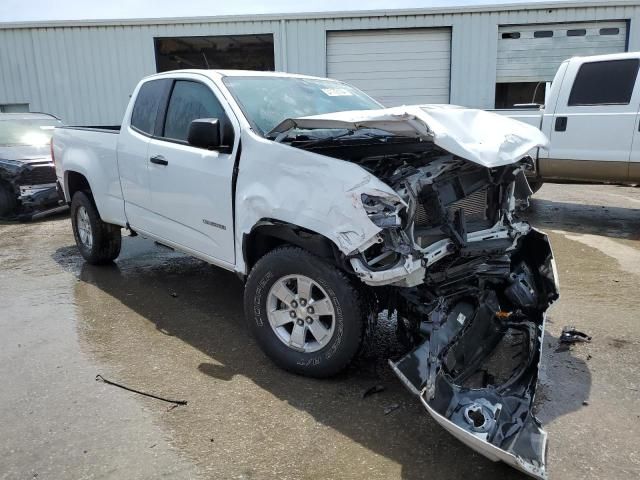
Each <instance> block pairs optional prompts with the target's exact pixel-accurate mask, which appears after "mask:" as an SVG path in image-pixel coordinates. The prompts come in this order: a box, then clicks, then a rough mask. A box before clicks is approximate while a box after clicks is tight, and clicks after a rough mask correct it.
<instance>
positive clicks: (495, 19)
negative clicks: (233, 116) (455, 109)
mask: <svg viewBox="0 0 640 480" xmlns="http://www.w3.org/2000/svg"><path fill="white" fill-rule="evenodd" d="M632 50H640V2H638V1H628V0H611V1H581V2H554V3H530V4H522V3H521V4H514V5H498V6H482V7H456V8H438V9H420V10H388V11H366V12H342V13H318V14H295V15H260V16H252V17H213V18H210V17H207V18H204V17H200V18H179V19H152V20H107V21H69V22H36V23H14V24H0V82H1V83H0V111H20V110H25V109H29V110H31V111H46V112H51V113H54V114H56V115H58V116H60V117H61V118H62V119H63V120H64V121H66V122H67V123H71V124H79V125H89V124H94V125H95V124H116V123H119V122H120V119H121V116H122V114H123V112H124V109H125V106H126V104H127V101H128V98H129V95H130V93H131V91H132V90H133V88H134V86H135V84H136V83H137V82H138V80H139V79H140V78H141V77H143V76H145V75H149V74H151V73H155V72H157V71H164V70H168V69H175V68H181V67H184V68H192V67H199V68H207V67H210V68H253V69H267V70H270V69H275V70H281V71H287V72H296V73H304V74H310V75H319V76H329V77H334V78H338V79H342V80H345V81H348V82H349V83H352V84H354V85H356V86H358V87H360V88H362V89H363V90H365V91H366V92H367V93H369V94H371V95H372V96H374V97H376V98H378V99H379V100H380V101H382V102H383V103H384V104H385V105H389V106H392V105H399V104H403V103H455V104H459V105H467V106H472V107H479V108H494V107H506V106H511V105H513V104H514V103H526V102H527V101H529V102H530V101H531V100H532V99H533V98H535V99H536V101H541V100H542V97H543V95H544V88H539V87H540V85H541V82H545V81H549V80H551V79H552V78H553V74H554V72H555V70H556V68H557V66H558V65H559V64H560V62H561V61H562V60H564V59H565V58H568V57H571V56H574V55H589V54H596V53H613V52H621V51H632Z"/></svg>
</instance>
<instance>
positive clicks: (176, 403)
mask: <svg viewBox="0 0 640 480" xmlns="http://www.w3.org/2000/svg"><path fill="white" fill-rule="evenodd" d="M96 382H103V383H106V384H107V385H113V386H114V387H119V388H122V389H123V390H127V391H129V392H133V393H137V394H139V395H144V396H145V397H151V398H155V399H156V400H162V401H163V402H167V403H173V404H174V405H173V407H170V408H171V409H173V408H175V407H177V406H179V405H186V404H187V400H172V399H170V398H165V397H160V396H158V395H154V394H153V393H146V392H142V391H140V390H136V389H134V388H131V387H127V386H126V385H122V384H120V383H116V382H113V381H111V380H107V379H106V378H104V377H103V376H102V375H100V374H98V375H96Z"/></svg>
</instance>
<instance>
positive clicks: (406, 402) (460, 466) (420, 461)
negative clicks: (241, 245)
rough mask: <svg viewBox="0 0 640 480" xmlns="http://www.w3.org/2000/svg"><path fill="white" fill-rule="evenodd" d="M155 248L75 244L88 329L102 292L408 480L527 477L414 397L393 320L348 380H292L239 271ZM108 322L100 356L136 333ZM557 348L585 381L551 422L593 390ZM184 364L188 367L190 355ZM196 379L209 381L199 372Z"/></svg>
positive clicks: (216, 370)
mask: <svg viewBox="0 0 640 480" xmlns="http://www.w3.org/2000/svg"><path fill="white" fill-rule="evenodd" d="M124 240H125V241H124V244H125V246H124V249H123V250H124V251H128V250H127V249H128V247H129V246H131V245H132V242H134V241H135V240H131V239H128V238H125V239H124ZM135 248H136V249H138V248H139V247H135ZM148 249H149V251H152V253H146V254H143V255H141V256H140V257H134V256H129V257H126V256H125V257H123V258H122V259H121V260H119V261H118V263H117V264H114V265H110V266H106V267H93V266H90V265H87V264H83V263H82V260H81V258H80V257H79V255H78V253H77V250H76V249H75V247H65V248H62V249H59V250H58V251H57V252H56V253H55V254H54V259H55V260H56V261H57V262H58V263H59V264H60V265H61V266H62V267H63V268H65V269H67V270H71V271H73V272H75V273H76V274H77V275H78V277H79V280H80V281H79V282H78V286H77V287H76V297H77V298H76V300H77V302H78V307H79V309H80V312H79V320H78V321H79V322H80V323H82V322H83V319H84V318H88V317H90V316H91V315H97V313H96V312H97V311H99V310H100V305H95V304H94V303H95V301H92V299H91V298H88V299H87V298H85V297H86V295H85V294H84V293H83V290H82V289H83V285H87V284H88V285H92V286H95V287H97V288H98V289H99V290H100V291H102V292H105V293H106V294H108V295H109V296H111V297H113V298H114V299H115V300H117V301H118V302H121V303H122V304H124V305H125V306H126V307H128V308H129V309H132V310H133V311H135V312H136V313H137V314H138V315H140V316H141V317H143V318H144V319H145V320H147V321H148V322H151V324H153V325H154V326H155V328H156V329H157V330H158V331H160V332H162V333H163V334H165V335H170V336H173V337H176V338H178V339H180V340H182V341H183V342H186V343H187V344H189V345H191V346H192V347H194V348H196V349H197V350H199V351H200V352H202V353H203V354H205V355H206V357H208V359H210V360H206V361H203V362H201V363H200V364H199V365H198V367H197V370H198V371H199V372H200V374H204V375H207V376H209V377H212V378H215V379H217V380H222V381H230V380H232V379H233V378H234V377H236V376H242V377H246V378H248V379H250V380H251V381H252V382H254V383H255V384H256V385H258V386H260V387H261V388H262V389H264V390H266V391H268V392H270V393H271V394H272V395H274V396H275V397H277V398H278V399H280V400H282V401H286V402H287V403H288V404H289V405H291V406H293V407H295V408H296V409H299V410H302V411H304V412H307V413H308V414H310V415H311V416H312V417H313V418H314V419H315V421H317V422H320V423H322V424H323V425H325V426H327V427H330V428H331V429H334V430H335V431H337V432H339V433H340V434H342V435H344V436H346V437H348V438H349V439H351V440H352V441H354V442H357V443H358V444H360V445H362V446H364V447H366V448H367V449H369V450H371V451H373V452H375V453H376V454H378V455H380V456H383V457H385V458H387V459H390V460H392V461H393V462H396V463H397V464H399V465H401V468H402V478H404V479H423V478H426V477H427V476H428V477H430V478H439V479H454V478H455V479H459V478H470V479H471V478H493V479H512V478H522V475H521V474H520V473H518V472H516V471H515V470H512V469H511V468H509V467H507V466H506V465H504V464H494V463H492V462H490V461H488V460H486V459H484V458H483V457H481V456H480V455H478V454H476V453H475V452H473V451H472V450H470V449H468V448H467V447H465V446H464V445H463V444H461V443H460V442H458V441H457V440H455V439H454V438H453V437H451V436H450V435H449V434H448V433H446V432H445V431H443V430H442V429H441V428H440V427H439V426H438V425H437V424H436V423H435V422H434V421H433V420H431V418H430V417H428V415H427V414H426V412H425V411H424V410H423V408H422V407H421V406H420V405H419V402H418V401H417V399H415V398H414V397H413V396H412V395H410V394H409V393H408V392H407V391H406V390H404V387H402V386H401V385H400V382H399V381H397V379H396V378H395V376H394V375H393V374H392V373H391V372H390V371H389V369H388V367H387V366H386V359H387V358H389V357H390V356H396V355H398V354H399V353H401V348H400V347H399V345H398V344H397V343H396V340H395V336H394V334H393V326H392V325H390V324H389V323H386V322H382V325H381V328H379V329H378V330H377V332H376V334H375V336H374V338H373V339H372V342H371V345H370V346H369V347H368V348H367V349H366V350H365V352H364V353H363V355H362V356H360V357H359V358H358V359H357V360H356V362H355V363H354V364H353V365H352V366H351V367H350V368H349V369H348V370H347V371H346V372H345V373H343V374H341V375H340V376H338V377H336V378H333V379H329V380H313V379H308V378H303V377H299V376H295V375H291V374H289V373H287V372H284V371H282V370H280V369H278V368H277V367H275V366H273V365H272V364H271V363H270V362H269V360H268V359H266V358H265V356H264V355H263V354H262V352H261V351H260V350H259V349H258V347H257V346H256V344H255V343H254V342H253V340H252V339H251V338H250V337H249V335H248V333H247V330H246V327H245V323H244V314H243V311H242V295H243V285H242V283H241V281H240V280H239V279H238V278H237V277H236V276H235V275H234V274H232V273H230V272H226V271H223V270H219V269H216V268H214V267H211V266H209V265H207V264H205V263H203V262H200V261H198V260H195V259H192V258H188V257H184V256H181V255H176V254H174V253H170V252H165V251H164V250H160V253H158V251H159V249H158V248H157V247H156V248H154V247H153V246H151V247H149V248H148ZM94 300H95V299H94ZM103 324H104V326H101V327H93V328H101V329H102V330H104V331H101V332H99V333H95V331H94V330H92V329H88V330H86V331H85V333H81V336H83V338H82V341H85V342H88V343H89V344H90V346H91V348H92V349H93V350H99V349H107V350H108V349H109V348H114V349H117V348H118V345H117V343H118V342H119V341H121V339H122V338H125V337H126V335H129V334H130V333H129V331H121V332H117V331H113V328H114V327H113V325H111V326H110V325H109V322H108V321H105V322H103ZM117 325H120V324H117ZM79 328H80V329H82V325H79ZM123 330H124V328H123ZM92 332H94V333H92ZM104 343H107V345H104ZM556 346H557V339H555V338H551V337H548V338H547V339H546V340H545V360H544V361H547V359H548V358H547V357H549V356H550V355H551V356H555V359H556V361H557V362H558V363H559V365H560V366H562V363H563V362H565V361H567V362H570V363H571V365H572V368H573V369H574V370H572V371H571V372H570V373H571V375H572V376H573V377H574V379H577V380H576V382H575V385H578V386H577V387H576V388H577V389H578V390H579V391H576V392H575V394H574V395H572V396H571V398H570V400H569V401H566V402H564V403H563V404H561V405H553V408H552V409H547V408H546V407H545V405H546V404H547V403H549V404H552V403H553V399H554V389H553V388H552V387H550V386H549V387H547V386H545V385H543V388H542V391H541V395H540V400H541V401H540V402H539V410H540V413H541V416H542V417H543V419H544V421H546V422H549V421H551V420H553V418H556V417H558V416H561V415H564V414H566V413H568V412H572V411H574V410H576V409H578V408H580V407H581V405H582V401H583V400H584V399H586V398H587V397H588V393H589V389H590V385H591V375H590V373H589V370H588V368H587V366H586V364H585V363H584V362H582V361H581V360H579V359H577V358H575V357H573V356H572V355H571V352H556V351H555V349H556ZM112 361H116V362H121V363H122V365H119V368H127V367H126V363H127V358H126V356H119V357H117V359H112ZM174 361H176V362H179V361H180V358H177V359H176V360H174ZM561 370H562V369H561V368H560V369H559V368H554V369H551V370H548V371H547V372H546V375H545V377H546V379H547V381H548V385H554V383H562V379H561V378H555V377H556V376H558V375H562V374H561V373H560V371H561ZM195 373H196V372H194V374H195ZM167 375H171V372H167ZM195 378H196V381H197V382H204V380H198V378H201V377H198V376H197V375H196V376H195ZM378 383H382V384H384V385H385V386H386V387H387V390H386V391H385V392H384V394H382V395H375V396H373V397H369V398H367V399H365V400H363V399H362V396H361V394H362V392H363V391H364V390H366V389H367V388H368V387H370V386H372V385H375V384H378ZM218 385H219V384H218ZM390 402H398V403H399V405H400V407H401V408H399V409H398V410H396V411H394V412H393V413H391V414H389V415H384V414H383V406H384V405H385V403H390ZM265 414H267V415H268V414H269V413H268V412H266V413H265ZM274 414H275V412H274ZM364 471H365V470H364V467H363V472H364Z"/></svg>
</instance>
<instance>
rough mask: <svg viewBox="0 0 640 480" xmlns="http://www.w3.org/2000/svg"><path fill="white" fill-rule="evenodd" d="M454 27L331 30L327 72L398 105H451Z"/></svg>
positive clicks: (378, 97) (332, 76) (333, 76)
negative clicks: (450, 81) (450, 84)
mask: <svg viewBox="0 0 640 480" xmlns="http://www.w3.org/2000/svg"><path fill="white" fill-rule="evenodd" d="M450 64H451V30H450V29H448V28H421V29H388V30H356V31H340V32H328V34H327V75H328V76H329V77H330V78H336V79H338V80H343V81H345V82H348V83H351V84H353V85H355V86H356V87H358V88H360V89H361V90H363V91H364V92H366V93H368V94H369V95H371V96H372V97H373V98H375V99H377V100H378V101H379V102H381V103H382V104H383V105H385V106H388V107H392V106H397V105H409V104H416V103H449V66H450Z"/></svg>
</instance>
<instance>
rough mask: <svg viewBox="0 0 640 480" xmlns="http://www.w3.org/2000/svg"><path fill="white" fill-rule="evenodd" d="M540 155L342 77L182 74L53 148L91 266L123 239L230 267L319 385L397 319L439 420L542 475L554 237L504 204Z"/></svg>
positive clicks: (534, 135)
mask: <svg viewBox="0 0 640 480" xmlns="http://www.w3.org/2000/svg"><path fill="white" fill-rule="evenodd" d="M546 143H547V140H546V138H545V137H544V135H543V134H542V133H541V132H540V131H539V130H538V129H537V128H534V127H531V126H529V125H526V124H523V123H521V122H517V121H514V120H512V119H510V118H507V117H503V116H500V115H496V114H493V113H489V112H483V111H478V110H470V109H464V108H460V107H451V106H437V105H436V106H424V105H423V106H413V107H398V108H392V109H384V108H382V107H381V105H380V104H379V103H377V102H376V101H374V100H373V99H371V98H370V97H368V96H367V95H365V94H364V93H362V92H360V91H358V90H357V89H355V88H353V87H351V86H349V85H347V84H344V83H342V82H337V81H334V80H328V79H322V78H314V77H306V76H300V75H289V74H281V73H265V72H241V71H213V70H184V71H176V72H168V73H163V74H159V75H153V76H150V77H147V78H145V79H143V80H142V81H141V82H140V84H139V85H138V86H137V88H136V89H135V91H134V93H133V96H132V98H131V101H130V104H129V106H128V108H127V110H126V113H125V115H124V120H123V123H122V126H121V127H114V128H113V129H104V128H102V129H100V128H75V127H63V128H58V129H56V130H55V132H54V135H53V139H52V152H53V156H54V160H55V162H56V171H57V177H58V181H59V183H60V188H61V189H62V191H63V192H64V196H65V198H66V200H67V202H69V203H70V205H71V220H72V227H73V233H74V235H75V239H76V243H77V245H78V248H79V250H80V253H81V254H82V255H83V257H84V258H85V259H86V260H87V261H88V262H89V263H93V264H101V263H107V262H111V261H112V260H113V259H115V258H116V257H117V256H118V254H119V252H120V247H121V228H123V227H124V228H127V229H129V230H130V231H132V232H136V233H138V234H140V235H143V236H146V237H150V238H152V239H154V240H156V241H157V242H159V243H161V244H164V245H167V246H169V247H172V248H174V249H177V250H180V251H182V252H186V253H188V254H190V255H193V256H195V257H198V258H200V259H202V260H204V261H206V262H209V263H212V264H214V265H218V266H220V267H222V268H225V269H228V270H232V271H235V272H237V273H238V274H239V275H240V276H241V278H243V279H244V281H245V298H244V306H245V312H246V316H247V320H248V326H249V330H250V331H251V332H252V333H253V335H255V337H256V339H257V342H258V343H259V345H260V346H261V348H262V349H263V350H264V351H265V353H266V354H267V355H268V356H269V357H270V358H272V359H273V360H274V361H275V362H276V363H277V364H278V365H280V366H282V367H284V368H286V369H288V370H290V371H293V372H296V373H300V374H305V375H310V376H316V377H324V376H328V375H333V374H335V373H337V372H338V371H340V370H342V369H343V368H344V367H345V366H346V365H347V364H348V363H349V362H350V361H351V359H352V358H353V357H354V355H355V354H356V353H357V352H358V349H359V348H360V345H361V343H362V341H363V339H364V337H365V335H366V334H367V332H368V331H370V329H371V328H372V327H373V326H374V324H375V320H376V319H377V315H378V313H379V312H381V311H383V310H387V311H389V312H390V313H391V312H397V318H398V332H399V334H400V335H401V337H402V338H403V340H404V341H405V342H406V343H407V344H408V349H407V352H408V353H407V354H406V355H405V356H404V357H402V358H400V359H398V361H394V362H390V364H391V367H392V368H393V370H394V371H395V372H396V373H397V375H398V376H399V377H400V379H401V380H402V381H403V382H404V384H405V385H406V386H407V387H408V388H409V390H410V391H411V392H412V393H414V394H415V395H417V396H418V397H419V399H420V401H421V402H422V403H423V404H424V406H425V407H426V409H427V410H428V411H429V413H430V414H431V415H432V416H433V417H434V418H435V419H436V421H437V422H439V423H440V424H442V425H443V426H444V427H445V428H446V429H447V430H448V431H450V432H451V433H452V434H454V435H456V436H457V437H459V438H460V439H461V440H462V441H464V442H465V443H467V444H468V445H470V446H471V447H473V448H475V449H476V450H478V451H480V452H482V453H483V454H484V455H486V456H487V457H489V458H491V459H492V460H496V461H497V460H503V461H505V462H508V463H509V464H511V465H513V466H515V467H516V468H519V469H521V470H523V471H525V472H527V473H529V474H531V475H533V476H536V477H538V478H543V477H544V476H545V448H546V433H545V432H544V431H543V430H542V429H541V426H540V423H539V422H538V420H537V419H536V418H535V417H534V415H533V413H532V411H531V408H532V404H533V398H534V391H535V387H536V381H537V375H538V364H539V361H540V350H541V347H542V337H543V332H544V318H545V312H546V310H547V308H548V306H549V305H550V304H551V303H552V302H553V301H554V300H555V299H556V298H557V296H558V288H557V283H556V274H555V266H554V261H553V256H552V253H551V249H550V246H549V243H548V241H547V238H546V236H545V235H544V234H542V233H540V232H538V231H536V230H535V229H533V228H532V227H531V226H530V225H529V224H527V223H526V222H524V221H521V220H519V219H518V218H517V217H516V213H515V207H516V197H520V198H523V197H527V196H528V195H530V194H531V191H530V190H529V187H528V184H527V181H526V179H525V176H524V171H525V169H526V168H527V167H528V166H529V165H530V163H531V159H530V158H529V157H527V156H526V155H527V152H529V151H530V150H531V149H534V148H537V147H541V146H545V145H546ZM390 316H391V315H390ZM505 352H506V353H505ZM496 355H498V358H501V359H503V361H502V362H497V363H496V362H495V361H493V360H492V359H494V358H496ZM496 365H497V367H496Z"/></svg>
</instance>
